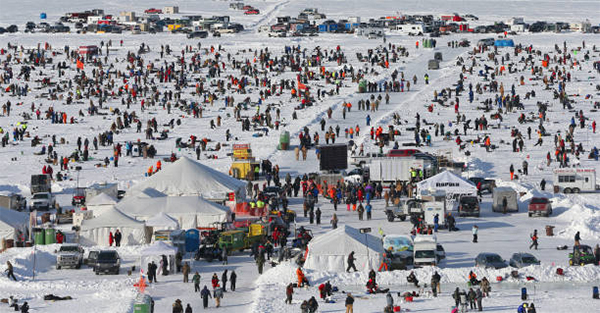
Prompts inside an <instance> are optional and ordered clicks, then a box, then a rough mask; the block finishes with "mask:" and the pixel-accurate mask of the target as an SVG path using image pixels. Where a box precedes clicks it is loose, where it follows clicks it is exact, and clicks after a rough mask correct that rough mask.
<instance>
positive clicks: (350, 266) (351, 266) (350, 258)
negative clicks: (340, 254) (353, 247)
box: [346, 251, 358, 272]
mask: <svg viewBox="0 0 600 313" xmlns="http://www.w3.org/2000/svg"><path fill="white" fill-rule="evenodd" d="M355 261H356V258H355V257H354V251H352V252H350V254H349V255H348V267H347V268H346V272H350V269H353V270H354V271H355V272H358V270H357V269H356V265H354V262H355Z"/></svg>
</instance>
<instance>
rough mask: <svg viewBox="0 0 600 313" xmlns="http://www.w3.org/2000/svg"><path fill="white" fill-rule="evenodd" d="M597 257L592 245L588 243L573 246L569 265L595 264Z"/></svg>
mask: <svg viewBox="0 0 600 313" xmlns="http://www.w3.org/2000/svg"><path fill="white" fill-rule="evenodd" d="M595 262H596V258H595V257H594V252H593V250H592V247H590V246H586V245H579V246H574V247H573V252H572V253H569V265H581V266H584V265H586V264H594V263H595Z"/></svg>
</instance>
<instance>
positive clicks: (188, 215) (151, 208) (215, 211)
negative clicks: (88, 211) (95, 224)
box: [116, 189, 231, 229]
mask: <svg viewBox="0 0 600 313" xmlns="http://www.w3.org/2000/svg"><path fill="white" fill-rule="evenodd" d="M146 191H148V190H147V189H146ZM116 208H117V209H118V210H120V211H121V212H123V213H125V214H127V215H129V216H131V217H134V218H136V219H138V220H143V221H147V220H149V219H150V218H152V217H154V216H156V215H157V214H158V213H160V212H164V213H166V214H168V215H169V216H170V217H172V218H174V219H175V220H177V222H178V223H179V226H180V227H181V228H182V229H190V228H196V227H213V226H214V223H223V222H228V221H231V210H230V209H229V208H228V207H226V206H222V205H220V204H217V203H214V202H210V201H207V200H205V199H203V198H202V197H198V196H181V197H157V198H149V197H145V196H143V197H140V196H138V195H135V194H134V195H131V196H127V197H125V199H123V201H121V202H119V204H117V206H116Z"/></svg>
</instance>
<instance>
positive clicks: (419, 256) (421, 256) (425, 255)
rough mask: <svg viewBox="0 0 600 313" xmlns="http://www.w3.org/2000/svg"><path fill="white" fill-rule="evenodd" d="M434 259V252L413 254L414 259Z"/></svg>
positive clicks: (425, 251)
mask: <svg viewBox="0 0 600 313" xmlns="http://www.w3.org/2000/svg"><path fill="white" fill-rule="evenodd" d="M433 258H435V251H433V250H420V251H417V252H415V259H433Z"/></svg>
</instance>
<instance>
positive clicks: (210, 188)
mask: <svg viewBox="0 0 600 313" xmlns="http://www.w3.org/2000/svg"><path fill="white" fill-rule="evenodd" d="M146 188H153V189H156V190H158V191H159V192H162V193H164V194H166V195H168V196H201V197H203V198H204V199H207V200H209V201H215V202H225V201H236V202H242V201H243V200H244V198H245V197H246V183H245V182H243V181H241V180H238V179H235V178H233V177H231V176H228V175H227V174H224V173H221V172H219V171H217V170H214V169H212V168H210V167H208V166H206V165H203V164H201V163H198V162H196V161H194V160H192V159H189V158H187V157H182V158H180V159H179V160H177V161H175V162H174V163H173V164H170V165H166V166H164V167H163V169H162V170H161V171H159V172H158V173H156V174H154V175H152V176H151V177H150V178H148V179H147V180H145V181H143V182H141V183H139V184H138V185H136V186H134V187H133V188H132V189H131V190H130V191H128V193H135V192H137V191H141V190H143V189H146Z"/></svg>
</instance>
